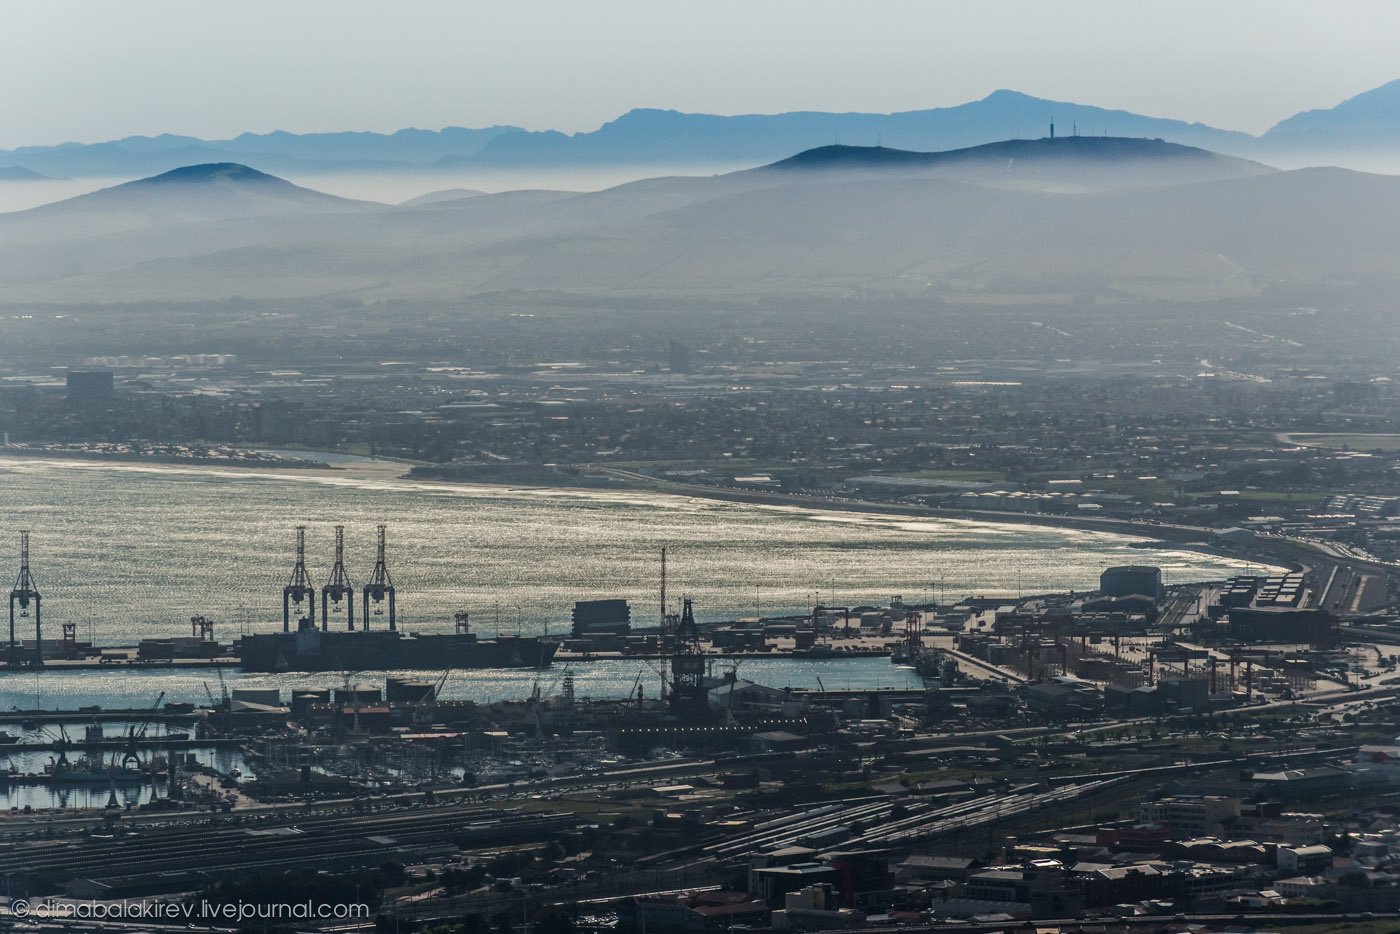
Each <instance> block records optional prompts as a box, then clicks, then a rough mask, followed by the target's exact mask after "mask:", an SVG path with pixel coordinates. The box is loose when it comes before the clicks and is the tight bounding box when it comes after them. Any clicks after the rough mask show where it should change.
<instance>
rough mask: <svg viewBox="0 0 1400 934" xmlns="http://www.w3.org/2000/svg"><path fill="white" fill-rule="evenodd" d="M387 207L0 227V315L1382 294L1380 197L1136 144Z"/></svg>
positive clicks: (256, 205) (1389, 263) (263, 209)
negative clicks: (619, 302)
mask: <svg viewBox="0 0 1400 934" xmlns="http://www.w3.org/2000/svg"><path fill="white" fill-rule="evenodd" d="M460 194H461V193H456V194H454V195H449V196H445V197H444V198H441V199H428V200H426V201H425V202H421V203H417V204H407V205H399V206H390V205H383V204H373V203H368V202H363V201H353V200H349V199H343V198H336V197H333V196H330V195H326V194H322V193H320V192H316V191H311V190H308V189H306V188H302V187H299V186H296V185H292V184H290V183H289V182H286V181H283V180H281V179H278V178H274V177H271V176H268V175H266V174H264V173H260V172H257V171H255V170H252V169H249V168H247V167H244V166H239V165H228V164H218V165H205V166H195V167H189V168H186V169H182V170H180V171H178V172H174V173H170V174H167V175H163V176H158V177H154V178H150V179H145V180H141V181H138V182H133V183H129V184H126V185H121V186H116V187H113V188H109V189H106V190H103V191H100V192H95V193H92V194H88V195H84V196H82V197H78V198H74V199H71V200H68V201H64V202H60V203H57V204H53V205H48V206H45V207H42V208H38V209H34V210H30V211H24V212H18V213H12V214H7V215H0V246H3V250H0V283H3V285H4V289H5V294H6V296H7V299H8V302H9V304H11V305H12V306H13V305H14V304H16V303H26V302H29V303H81V302H97V303H107V302H145V301H178V302H203V301H217V300H223V299H228V298H233V297H243V298H251V299H301V298H307V297H312V296H345V297H347V298H351V299H354V300H357V301H369V302H377V301H381V300H406V301H415V300H423V301H435V302H441V301H449V302H451V301H458V300H467V299H469V298H470V297H471V296H483V295H500V294H501V293H519V294H521V295H528V294H531V293H535V294H544V293H569V294H578V295H587V296H592V297H594V298H596V299H598V300H602V301H608V300H612V299H621V298H627V299H628V300H632V299H636V298H646V299H655V300H657V301H661V302H664V301H667V300H670V299H678V298H691V297H695V296H704V297H709V298H721V299H724V300H753V299H761V298H764V297H769V298H771V297H778V296H804V295H805V296H826V297H831V296H843V295H859V296H871V295H877V296H878V295H887V296H904V297H912V298H919V299H927V300H958V301H964V300H972V301H985V302H1019V301H1028V300H1036V301H1046V302H1051V303H1053V302H1056V301H1066V302H1071V301H1076V302H1083V301H1094V302H1100V303H1103V302H1107V303H1114V302H1140V301H1143V300H1150V299H1155V298H1165V299H1171V300H1216V299H1221V298H1230V297H1242V296H1257V295H1260V294H1264V293H1266V292H1268V291H1270V290H1279V289H1288V288H1290V287H1299V288H1307V289H1323V290H1327V289H1332V290H1351V291H1352V292H1354V291H1356V290H1361V291H1363V292H1365V293H1368V294H1369V293H1372V292H1374V293H1376V294H1381V293H1382V292H1383V291H1384V290H1385V289H1392V288H1394V287H1395V286H1396V285H1397V284H1400V282H1397V280H1400V270H1397V269H1396V267H1395V265H1394V263H1393V257H1394V255H1395V254H1396V253H1397V251H1400V178H1391V177H1384V176H1375V175H1367V174H1363V173H1358V172H1353V171H1348V170H1342V169H1309V170H1295V171H1277V170H1273V169H1270V168H1269V167H1267V166H1264V165H1261V164H1259V163H1256V162H1250V161H1246V160H1241V159H1236V158H1232V157H1225V156H1220V155H1217V154H1214V153H1210V152H1206V151H1203V150H1199V149H1193V148H1190V147H1182V146H1178V145H1173V144H1168V143H1164V142H1161V141H1153V140H1125V139H1118V138H1112V137H1109V138H1102V137H1098V138H1095V137H1079V138H1074V137H1070V138H1060V139H1055V140H1050V139H1043V140H1035V141H1027V140H1018V141H1006V142H1003V143H998V144H995V145H992V146H986V147H977V148H974V149H971V150H966V151H961V152H951V153H937V154H917V153H908V152H898V151H893V150H890V149H887V148H878V149H877V148H862V147H849V146H843V147H827V148H824V149H818V150H815V151H809V152H805V153H802V154H800V155H798V156H796V157H793V158H790V159H788V160H785V161H783V162H780V163H778V164H774V165H770V166H768V167H766V168H763V169H758V170H751V171H743V172H736V173H731V174H728V175H723V176H716V177H662V178H654V179H647V180H643V181H638V182H633V183H629V184H626V185H621V186H617V187H614V188H610V189H607V190H605V191H601V192H594V193H585V194H578V193H572V192H561V191H543V190H534V191H528V190H527V191H515V192H507V193H501V194H484V195H483V194H477V195H473V194H471V193H466V194H465V195H464V196H457V195H460Z"/></svg>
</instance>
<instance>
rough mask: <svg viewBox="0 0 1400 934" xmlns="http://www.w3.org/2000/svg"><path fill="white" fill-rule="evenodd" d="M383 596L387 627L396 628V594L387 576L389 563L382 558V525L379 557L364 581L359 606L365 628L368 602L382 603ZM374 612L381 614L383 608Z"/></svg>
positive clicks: (367, 627)
mask: <svg viewBox="0 0 1400 934" xmlns="http://www.w3.org/2000/svg"><path fill="white" fill-rule="evenodd" d="M385 596H388V598H389V628H390V629H391V630H393V629H397V628H398V614H397V612H396V608H395V606H394V599H395V597H396V596H397V594H396V592H395V590H394V579H393V578H392V577H390V576H389V565H388V563H387V562H386V561H385V560H384V526H382V525H381V526H380V527H379V557H378V559H377V560H376V561H375V562H374V572H373V573H372V574H370V576H369V580H368V581H366V582H365V588H364V599H363V600H362V601H361V602H360V606H361V607H362V608H363V610H364V614H365V625H364V628H365V629H369V618H370V610H369V604H370V601H371V600H373V601H374V602H375V603H383V602H384V598H385ZM374 612H376V613H380V614H383V612H384V611H383V610H375V611H374Z"/></svg>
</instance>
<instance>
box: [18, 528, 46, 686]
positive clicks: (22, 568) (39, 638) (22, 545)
mask: <svg viewBox="0 0 1400 934" xmlns="http://www.w3.org/2000/svg"><path fill="white" fill-rule="evenodd" d="M40 601H41V598H40V596H39V585H38V583H37V582H36V581H35V580H34V575H33V574H31V573H30V572H29V530H28V529H25V530H23V531H21V532H20V533H19V576H18V577H16V578H15V586H14V587H13V588H12V589H11V590H10V664H11V665H17V664H19V660H20V659H19V643H17V642H16V641H15V605H16V604H18V605H19V615H20V616H21V617H25V616H28V615H29V604H30V603H33V604H34V664H35V665H42V664H44V638H43V636H44V631H43V624H42V617H41V616H40V615H39V604H40Z"/></svg>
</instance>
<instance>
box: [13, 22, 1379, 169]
mask: <svg viewBox="0 0 1400 934" xmlns="http://www.w3.org/2000/svg"><path fill="white" fill-rule="evenodd" d="M0 17H3V18H0V87H3V88H4V93H3V95H2V96H0V101H3V103H0V146H2V147H12V146H17V145H25V144H47V143H57V142H63V141H68V140H79V141H84V142H89V141H95V140H103V139H111V138H115V137H120V136H126V135H131V134H154V133H161V132H171V133H186V134H192V135H198V136H206V137H220V136H230V135H234V134H236V133H238V132H240V131H243V130H255V131H267V130H273V129H287V130H294V131H310V130H341V129H364V130H381V131H382V130H393V129H397V128H400V127H404V126H422V127H431V128H437V127H440V126H444V125H449V124H451V125H465V126H484V125H488V124H491V123H513V124H517V125H521V126H525V127H528V128H531V129H546V128H555V129H563V130H568V131H575V130H587V129H594V128H596V127H597V126H598V124H600V123H602V122H604V121H606V120H608V119H610V118H612V117H615V116H617V115H618V114H620V113H622V112H623V111H625V110H628V109H629V108H632V107H641V106H647V107H668V108H676V109H680V110H691V111H706V112H713V113H756V112H765V113H766V112H777V111H784V110H798V109H810V110H863V111H879V112H888V111H894V110H912V109H919V108H925V107H936V106H944V105H949V104H957V103H962V102H964V101H968V100H972V99H976V98H979V97H982V96H984V95H985V94H987V93H988V92H990V91H992V90H994V89H996V88H999V87H1009V88H1014V89H1016V90H1021V91H1025V92H1027V93H1031V94H1036V95H1039V96H1042V97H1049V98H1055V99H1060V100H1072V101H1076V102H1080V103H1088V104H1097V105H1100V106H1106V107H1119V108H1124V109H1129V110H1135V111H1138V112H1142V113H1147V114H1152V115H1156V116H1167V117H1177V118H1181V119H1187V120H1199V121H1202V122H1205V123H1211V124H1215V125H1217V126H1222V127H1228V128H1231V129H1243V130H1248V131H1251V132H1260V131H1262V130H1264V129H1266V128H1268V127H1269V126H1270V125H1272V124H1273V123H1274V122H1276V121H1278V120H1279V119H1282V118H1283V117H1285V116H1288V115H1290V114H1292V113H1294V112H1296V111H1298V110H1303V109H1308V108H1313V107H1327V106H1331V105H1333V104H1335V103H1337V102H1338V101H1340V100H1342V99H1344V98H1346V97H1350V96H1352V95H1353V94H1356V93H1358V92H1360V91H1363V90H1367V89H1369V88H1372V87H1375V86H1377V85H1380V84H1384V83H1385V82H1387V81H1390V80H1392V79H1394V78H1400V57H1397V56H1396V54H1395V37H1396V36H1397V35H1400V3H1395V2H1390V0H1381V2H1371V0H1358V2H1346V0H1329V2H1312V3H1302V2H1288V0H1170V2H1159V0H1063V2H1053V0H1039V2H1034V0H1019V2H1018V0H959V2H939V0H848V2H830V0H592V2H589V0H500V2H496V0H480V2H476V0H381V2H365V0H239V2H236V3H229V2H220V3H206V2H200V0H119V2H118V0H89V2H71V0H0Z"/></svg>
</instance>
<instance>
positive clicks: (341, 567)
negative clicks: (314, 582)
mask: <svg viewBox="0 0 1400 934" xmlns="http://www.w3.org/2000/svg"><path fill="white" fill-rule="evenodd" d="M341 600H345V601H346V604H345V623H346V628H348V629H354V628H355V585H354V584H352V583H350V575H349V574H347V573H345V526H343V525H337V526H336V527H335V564H334V565H333V566H332V567H331V576H330V579H329V580H327V581H326V586H324V587H322V588H321V631H322V632H325V631H326V630H327V629H329V628H330V618H329V615H330V604H332V603H334V604H335V611H336V612H337V613H339V612H340V601H341Z"/></svg>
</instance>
